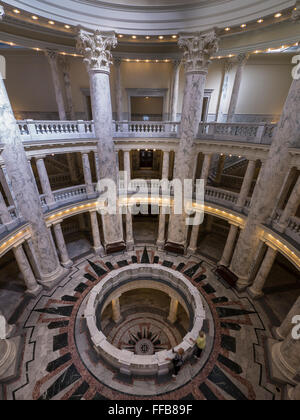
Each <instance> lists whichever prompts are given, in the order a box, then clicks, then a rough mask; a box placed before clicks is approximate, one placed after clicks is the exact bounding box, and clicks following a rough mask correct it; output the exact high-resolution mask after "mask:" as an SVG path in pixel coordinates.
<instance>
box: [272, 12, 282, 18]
mask: <svg viewBox="0 0 300 420" xmlns="http://www.w3.org/2000/svg"><path fill="white" fill-rule="evenodd" d="M281 16H282V13H276V15H275V16H274V17H275V18H276V19H277V18H280V17H281Z"/></svg>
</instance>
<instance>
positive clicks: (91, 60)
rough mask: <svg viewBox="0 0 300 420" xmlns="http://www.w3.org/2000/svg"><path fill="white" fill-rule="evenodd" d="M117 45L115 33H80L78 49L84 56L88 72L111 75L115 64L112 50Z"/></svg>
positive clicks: (81, 31)
mask: <svg viewBox="0 0 300 420" xmlns="http://www.w3.org/2000/svg"><path fill="white" fill-rule="evenodd" d="M117 44H118V41H117V38H116V36H115V34H114V33H107V32H100V31H96V32H94V33H88V32H86V31H83V30H80V31H79V33H78V39H77V49H78V50H79V51H80V52H81V54H83V56H84V60H83V61H84V63H85V64H86V66H87V68H88V71H92V72H103V73H109V72H110V66H111V64H112V62H113V59H112V53H111V48H115V47H116V46H117Z"/></svg>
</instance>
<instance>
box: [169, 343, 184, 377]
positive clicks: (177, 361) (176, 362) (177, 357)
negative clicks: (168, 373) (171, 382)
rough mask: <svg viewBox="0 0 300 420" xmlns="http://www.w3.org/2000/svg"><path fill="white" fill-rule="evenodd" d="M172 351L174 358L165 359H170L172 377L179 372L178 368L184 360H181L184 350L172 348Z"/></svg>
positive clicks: (179, 368)
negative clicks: (172, 370) (172, 371)
mask: <svg viewBox="0 0 300 420" xmlns="http://www.w3.org/2000/svg"><path fill="white" fill-rule="evenodd" d="M172 352H173V353H174V354H175V357H174V359H166V360H168V361H170V362H172V363H173V366H174V373H173V375H172V378H177V376H178V374H179V372H180V370H181V368H182V366H183V363H184V360H183V355H184V350H183V349H179V350H178V351H177V352H176V351H175V350H174V349H173V350H172Z"/></svg>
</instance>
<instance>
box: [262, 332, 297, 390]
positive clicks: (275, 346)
mask: <svg viewBox="0 0 300 420" xmlns="http://www.w3.org/2000/svg"><path fill="white" fill-rule="evenodd" d="M282 345H283V342H280V343H278V342H277V341H275V340H273V339H269V340H268V342H267V350H268V357H269V369H270V377H271V379H272V381H274V382H278V383H282V384H286V383H288V384H290V385H297V384H298V383H297V382H296V381H295V379H294V378H295V376H296V374H297V372H296V371H295V370H293V368H291V366H289V365H288V364H287V363H286V361H285V360H284V359H283V357H282V354H281V347H282Z"/></svg>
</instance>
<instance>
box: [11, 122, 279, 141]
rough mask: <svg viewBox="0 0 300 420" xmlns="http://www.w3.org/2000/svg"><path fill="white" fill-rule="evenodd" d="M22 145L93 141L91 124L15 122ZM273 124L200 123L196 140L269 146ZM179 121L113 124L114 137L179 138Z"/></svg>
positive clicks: (93, 130)
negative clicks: (74, 140) (23, 143)
mask: <svg viewBox="0 0 300 420" xmlns="http://www.w3.org/2000/svg"><path fill="white" fill-rule="evenodd" d="M17 124H18V126H19V130H20V134H21V136H22V139H23V141H24V142H36V141H47V140H62V139H63V140H67V139H96V135H95V127H94V122H93V121H33V120H26V121H18V122H17ZM275 129H276V124H267V123H261V124H254V123H228V124H221V123H201V124H200V125H199V131H198V135H197V139H199V140H222V141H231V142H232V141H234V142H241V143H252V144H262V145H270V144H271V143H272V138H273V136H274V133H275ZM179 134H180V123H179V122H144V121H130V122H128V121H123V122H113V137H114V138H115V139H122V138H179Z"/></svg>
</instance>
